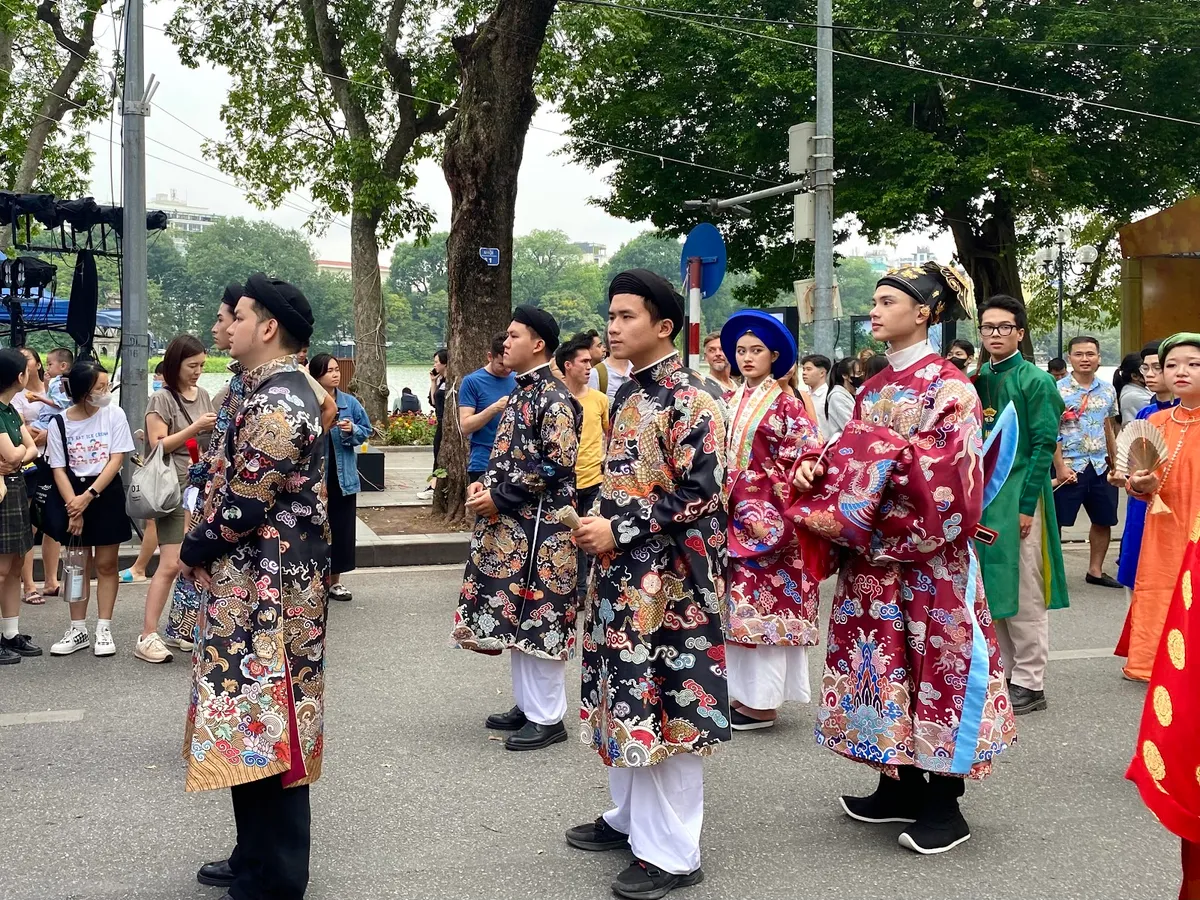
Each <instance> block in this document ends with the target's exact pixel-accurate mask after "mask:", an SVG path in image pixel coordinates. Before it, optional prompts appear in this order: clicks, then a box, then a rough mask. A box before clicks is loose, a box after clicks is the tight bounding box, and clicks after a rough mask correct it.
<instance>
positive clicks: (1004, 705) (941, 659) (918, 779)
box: [789, 262, 1015, 854]
mask: <svg viewBox="0 0 1200 900" xmlns="http://www.w3.org/2000/svg"><path fill="white" fill-rule="evenodd" d="M874 304H875V305H874V309H873V310H872V311H871V333H872V335H873V336H874V337H875V339H876V340H881V341H887V342H888V343H889V347H890V350H889V353H888V367H887V368H886V369H884V370H883V371H882V372H880V373H879V374H877V375H875V376H874V377H873V378H871V379H870V380H869V381H867V382H866V384H864V385H863V387H862V390H861V391H860V392H859V395H858V399H857V401H856V407H855V416H854V418H853V419H851V421H850V422H849V423H848V424H847V426H846V430H845V431H844V432H843V434H842V436H841V437H840V438H839V439H838V441H837V442H836V443H835V444H834V445H833V446H832V447H830V448H829V449H828V450H827V451H826V452H825V453H824V454H823V457H822V458H820V459H818V458H808V459H804V460H802V461H801V462H800V464H799V466H798V467H797V474H796V479H795V482H796V486H797V488H799V489H800V490H801V491H804V492H807V493H806V495H805V496H802V497H801V498H800V500H799V502H798V503H797V504H796V505H795V506H794V507H793V508H792V509H791V510H790V511H789V513H790V514H791V515H792V516H793V518H794V521H795V522H796V524H797V525H798V526H800V527H804V528H807V529H809V530H810V531H812V532H813V533H815V534H818V535H821V536H823V537H826V538H828V539H830V540H832V541H834V542H835V543H838V544H841V545H843V546H846V547H848V548H849V549H850V553H848V554H847V555H846V557H845V561H844V562H843V565H842V569H841V572H840V574H839V577H838V584H837V591H836V594H835V596H834V603H833V615H832V621H831V622H830V627H829V641H828V650H827V655H826V662H825V675H824V684H823V689H822V694H823V696H822V698H821V709H820V711H819V713H818V721H817V741H818V742H819V743H821V744H823V745H824V746H826V747H828V748H830V749H831V750H833V751H835V752H837V753H840V754H842V755H843V756H847V757H849V758H851V759H854V760H858V761H860V762H865V763H867V764H869V765H871V766H873V767H874V768H877V769H879V770H880V777H879V785H878V787H877V789H876V790H875V792H874V793H873V794H871V795H870V796H867V797H850V796H844V797H842V798H841V804H842V808H843V809H844V810H845V812H846V814H847V815H849V816H850V817H852V818H854V819H857V820H859V821H862V822H906V823H910V825H909V827H908V828H906V829H905V830H904V832H903V833H902V834H901V835H900V844H901V845H902V846H904V847H907V848H908V849H910V850H913V851H915V852H917V853H922V854H931V853H942V852H944V851H946V850H950V849H951V848H953V847H956V846H958V845H959V844H961V843H962V842H963V841H965V840H967V839H968V838H969V837H970V836H971V832H970V828H969V827H968V826H967V822H966V820H965V819H964V818H963V815H962V813H961V811H960V810H959V808H958V799H959V798H960V797H961V796H962V794H963V790H964V779H965V778H983V777H985V776H986V775H987V774H988V773H989V772H990V771H991V766H992V759H993V758H994V757H996V756H997V755H999V754H1000V753H1001V752H1003V751H1004V750H1005V749H1007V747H1008V745H1009V744H1010V743H1011V742H1012V740H1013V739H1014V736H1015V727H1014V724H1013V717H1012V711H1011V709H1010V707H1009V700H1008V693H1007V691H1006V688H1005V683H1004V669H1003V665H1002V663H1001V659H1000V653H999V649H998V646H997V643H996V636H995V632H994V630H993V628H992V621H991V617H990V615H989V613H988V606H987V601H986V599H985V597H984V593H983V581H982V579H981V578H980V573H979V563H978V560H977V559H976V557H975V554H974V550H973V547H972V538H973V536H974V534H975V529H976V526H977V525H978V524H979V519H980V515H981V510H982V505H983V493H984V476H983V458H982V429H981V423H980V405H979V399H978V397H977V396H976V395H975V392H974V390H973V389H972V387H971V384H970V382H969V381H968V380H967V378H966V376H965V375H964V374H963V373H962V372H960V371H959V370H958V369H957V368H955V367H954V365H953V364H951V363H950V362H949V361H947V360H945V359H943V358H942V357H940V356H939V355H938V354H937V353H936V352H935V350H934V349H933V347H932V346H931V345H930V343H929V340H928V329H929V326H930V325H931V324H933V323H936V322H939V321H942V320H944V319H948V318H951V317H955V318H965V317H967V316H969V315H971V312H972V309H971V307H972V305H973V304H972V303H971V301H970V289H969V288H968V286H967V284H966V283H965V281H964V280H963V279H962V278H961V277H960V276H959V275H958V274H957V273H956V272H954V271H953V270H952V269H949V268H947V267H945V266H940V265H938V264H937V263H934V262H930V263H926V264H925V265H923V266H921V267H915V266H910V267H906V268H903V269H899V270H896V271H893V272H889V273H888V274H887V275H885V276H884V277H883V278H882V279H880V281H879V284H878V285H877V287H876V289H875V297H874Z"/></svg>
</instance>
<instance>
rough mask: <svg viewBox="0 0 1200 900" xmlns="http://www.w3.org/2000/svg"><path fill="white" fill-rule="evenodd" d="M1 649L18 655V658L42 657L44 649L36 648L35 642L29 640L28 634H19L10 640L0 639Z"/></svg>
mask: <svg viewBox="0 0 1200 900" xmlns="http://www.w3.org/2000/svg"><path fill="white" fill-rule="evenodd" d="M0 647H3V648H4V649H5V650H8V651H10V652H11V653H15V654H17V656H41V655H42V648H41V647H38V646H36V645H35V644H34V643H33V641H31V640H30V639H29V635H27V634H18V635H17V636H15V637H10V638H6V637H0Z"/></svg>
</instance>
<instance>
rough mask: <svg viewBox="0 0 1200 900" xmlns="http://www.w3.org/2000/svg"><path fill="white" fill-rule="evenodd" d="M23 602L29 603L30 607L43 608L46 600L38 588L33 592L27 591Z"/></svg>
mask: <svg viewBox="0 0 1200 900" xmlns="http://www.w3.org/2000/svg"><path fill="white" fill-rule="evenodd" d="M21 602H22V603H28V604H29V605H30V606H41V605H42V604H43V603H45V602H46V599H45V598H44V597H43V596H42V595H41V594H40V593H38V590H37V588H34V589H33V590H32V591H26V592H25V593H24V594H22V595H21Z"/></svg>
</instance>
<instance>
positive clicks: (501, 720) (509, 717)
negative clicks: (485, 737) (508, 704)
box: [483, 706, 528, 731]
mask: <svg viewBox="0 0 1200 900" xmlns="http://www.w3.org/2000/svg"><path fill="white" fill-rule="evenodd" d="M527 721H528V720H527V719H526V718H525V713H523V712H521V708H520V707H519V706H514V707H513V708H512V709H510V710H509V711H508V712H502V713H492V714H491V715H490V716H488V717H487V721H486V722H484V723H483V724H484V725H486V726H487V727H488V728H491V729H492V730H494V731H516V730H517V729H518V728H521V727H522V726H523V725H524V724H525V723H526V722H527Z"/></svg>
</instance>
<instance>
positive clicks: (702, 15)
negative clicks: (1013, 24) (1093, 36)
mask: <svg viewBox="0 0 1200 900" xmlns="http://www.w3.org/2000/svg"><path fill="white" fill-rule="evenodd" d="M565 2H568V3H571V2H579V3H584V4H586V5H589V6H613V5H618V4H612V3H590V2H588V0H565ZM622 8H624V9H629V10H633V11H636V12H649V11H650V9H651V8H650V7H635V6H629V5H624V6H623V7H622ZM654 9H656V10H658V11H661V12H669V13H672V14H674V15H679V16H686V17H688V18H695V19H719V20H721V21H725V22H749V23H753V24H758V25H783V26H785V27H789V28H817V27H819V26H818V25H817V23H816V22H805V21H796V20H790V19H767V18H760V17H755V16H739V15H736V14H734V13H710V12H700V11H698V10H690V9H686V10H685V9H675V8H672V7H668V6H662V7H654ZM830 27H832V28H833V30H834V31H856V32H865V33H869V34H887V35H903V36H911V37H923V38H937V39H939V40H953V41H1002V42H1004V43H1006V44H1031V45H1036V46H1048V47H1093V48H1100V49H1130V50H1134V49H1145V48H1146V45H1147V44H1148V43H1158V44H1162V42H1161V41H1158V40H1156V39H1153V38H1148V39H1147V40H1146V41H1145V42H1143V43H1140V44H1099V43H1090V42H1087V41H1049V40H1042V39H1040V38H1018V37H1006V36H1004V35H998V34H978V35H973V34H961V33H953V32H945V31H910V30H906V29H902V28H878V27H871V26H868V25H846V24H842V23H837V22H835V23H834V24H833V25H832V26H830ZM1162 49H1165V50H1200V47H1188V46H1177V45H1173V44H1162Z"/></svg>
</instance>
